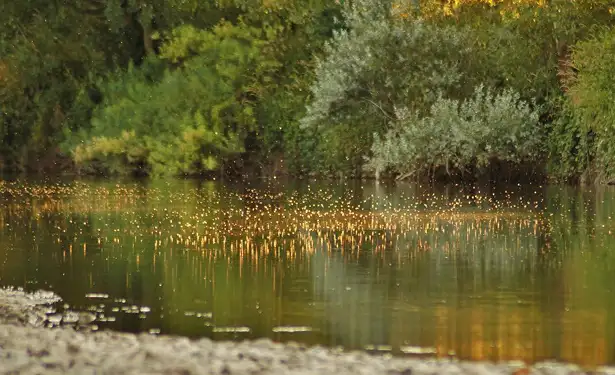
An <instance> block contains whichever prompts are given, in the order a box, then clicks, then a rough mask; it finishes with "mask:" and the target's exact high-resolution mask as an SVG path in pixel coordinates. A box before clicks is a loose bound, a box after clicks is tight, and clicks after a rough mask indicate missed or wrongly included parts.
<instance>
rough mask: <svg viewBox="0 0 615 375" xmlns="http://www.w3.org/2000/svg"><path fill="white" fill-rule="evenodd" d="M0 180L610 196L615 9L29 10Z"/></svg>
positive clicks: (442, 5) (256, 0) (591, 3)
mask: <svg viewBox="0 0 615 375" xmlns="http://www.w3.org/2000/svg"><path fill="white" fill-rule="evenodd" d="M0 22H2V25H3V28H2V29H1V30H0V35H1V37H0V103H1V105H2V111H1V113H0V115H1V118H0V139H1V142H0V168H1V169H2V170H3V171H13V172H14V171H59V170H70V171H79V172H82V173H102V174H133V173H136V174H149V175H192V174H207V173H215V174H218V173H264V174H270V173H289V174H294V175H306V174H322V175H343V176H349V177H359V176H390V177H397V178H404V177H406V178H423V177H455V178H475V177H477V176H481V175H489V174H490V173H491V174H493V172H494V171H496V172H498V174H500V175H501V174H502V171H504V170H507V171H517V172H519V171H522V172H523V173H530V172H531V173H538V174H543V175H546V176H548V177H550V178H553V179H559V180H576V181H579V180H580V181H599V182H610V181H613V180H615V105H613V103H615V29H614V28H613V27H615V6H614V5H613V4H612V1H610V0H586V1H576V2H573V1H568V0H523V1H520V0H445V1H442V0H384V1H382V0H352V1H351V0H346V1H341V0H338V1H335V0H301V1H299V0H217V1H214V0H55V1H48V0H46V1H42V0H27V1H21V2H4V3H3V5H2V6H1V8H0Z"/></svg>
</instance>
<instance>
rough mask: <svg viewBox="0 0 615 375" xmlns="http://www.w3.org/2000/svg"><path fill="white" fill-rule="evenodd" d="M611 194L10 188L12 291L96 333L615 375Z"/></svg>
mask: <svg viewBox="0 0 615 375" xmlns="http://www.w3.org/2000/svg"><path fill="white" fill-rule="evenodd" d="M612 216H615V190H613V189H609V188H604V189H601V190H598V191H593V190H582V189H575V188H570V187H555V186H552V187H543V186H525V187H520V186H500V187H467V186H466V187H461V186H454V185H452V186H445V187H428V186H427V187H421V186H417V185H398V186H385V185H380V186H378V185H375V184H374V183H373V182H369V183H363V184H360V183H349V184H337V183H330V182H276V183H267V184H265V183H260V184H251V185H243V186H239V185H232V184H224V183H219V182H195V181H166V182H162V181H160V182H156V181H145V182H134V181H133V182H120V181H113V182H109V181H67V182H49V181H47V182H45V181H42V182H40V181H39V182H33V181H30V182H24V181H4V182H0V285H4V286H6V285H11V286H23V287H25V288H26V289H28V290H33V289H38V288H44V289H48V290H53V291H55V292H57V293H58V294H59V295H60V296H62V298H63V299H64V303H65V304H66V305H65V306H58V307H59V309H60V310H62V309H71V310H80V311H81V310H83V311H85V310H88V311H92V312H94V313H96V314H97V317H98V318H97V321H96V324H97V325H98V326H99V327H100V329H117V330H123V331H130V332H139V331H145V332H152V333H171V334H179V335H187V336H190V337H201V336H207V337H211V338H214V339H239V340H240V339H245V338H257V337H270V338H272V339H274V340H279V341H288V340H292V341H299V342H303V343H307V344H323V345H327V346H342V347H344V348H349V349H367V350H380V351H391V352H392V353H393V354H398V355H404V354H405V355H437V356H455V357H458V358H461V359H474V360H483V359H489V360H509V359H521V360H524V361H528V362H534V361H539V360H544V359H558V360H564V361H571V362H576V363H580V364H584V365H588V366H592V365H598V364H615V323H614V321H615V298H614V297H615V296H614V292H615V288H614V287H613V285H615V281H614V276H613V275H614V274H615V242H614V241H613V240H614V234H615V224H614V223H613V220H611V218H612Z"/></svg>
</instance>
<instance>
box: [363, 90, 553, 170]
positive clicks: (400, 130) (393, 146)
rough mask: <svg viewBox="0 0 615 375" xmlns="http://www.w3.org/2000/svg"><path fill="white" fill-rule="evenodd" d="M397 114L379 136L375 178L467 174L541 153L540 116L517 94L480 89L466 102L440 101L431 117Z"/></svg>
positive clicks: (371, 164) (371, 166)
mask: <svg viewBox="0 0 615 375" xmlns="http://www.w3.org/2000/svg"><path fill="white" fill-rule="evenodd" d="M396 112H397V116H396V117H397V118H398V120H397V121H396V122H395V123H394V124H393V126H392V128H391V129H390V130H389V131H388V132H387V133H386V134H385V135H384V136H382V137H380V136H378V135H374V138H375V140H374V143H373V146H372V152H373V156H372V157H371V158H369V160H368V163H367V168H368V169H370V170H372V171H375V172H376V173H379V172H382V171H384V170H387V169H388V170H390V171H392V172H393V173H397V174H399V175H400V176H412V175H420V174H422V173H425V172H428V171H433V170H435V169H436V168H444V169H445V170H446V171H447V172H448V173H451V172H452V171H455V172H461V173H464V172H466V171H469V170H476V169H478V170H480V169H481V168H484V167H486V166H487V165H489V163H490V162H492V161H495V160H497V161H506V162H514V163H522V162H528V161H533V160H537V158H538V157H539V156H540V153H541V152H540V150H541V148H540V144H541V141H542V139H543V138H542V131H541V127H540V123H539V111H538V109H537V108H536V106H535V105H534V104H533V103H528V102H525V101H523V100H521V99H520V96H519V94H518V93H515V92H513V91H512V90H504V91H502V92H500V93H494V92H493V91H491V90H489V89H487V88H484V87H483V86H482V85H481V86H479V87H477V88H476V90H475V92H474V95H473V96H472V97H471V98H469V99H467V100H465V101H458V100H454V99H447V98H444V97H442V96H441V97H439V98H438V99H437V100H436V101H435V103H434V104H433V105H432V106H431V109H430V111H429V113H428V114H427V115H426V116H421V115H419V114H418V112H417V111H412V110H408V109H406V108H400V109H398V110H397V111H396Z"/></svg>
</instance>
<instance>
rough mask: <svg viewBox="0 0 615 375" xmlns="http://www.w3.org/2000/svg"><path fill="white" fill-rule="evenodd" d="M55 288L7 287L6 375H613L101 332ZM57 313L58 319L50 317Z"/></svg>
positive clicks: (1, 348) (2, 366)
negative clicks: (69, 311) (70, 309)
mask: <svg viewBox="0 0 615 375" xmlns="http://www.w3.org/2000/svg"><path fill="white" fill-rule="evenodd" d="M59 301H61V299H60V297H59V296H57V295H55V294H54V293H52V292H46V291H37V292H34V293H27V292H24V291H23V290H21V289H13V288H5V289H2V288H0V374H185V375H188V374H208V375H210V374H211V375H213V374H220V375H234V374H246V375H247V374H262V375H269V374H271V375H273V374H276V375H278V374H289V375H290V374H297V375H299V374H301V375H312V374H314V375H316V374H336V375H346V374H349V375H350V374H353V375H357V374H366V375H367V374H370V375H378V374H383V375H385V374H386V375H396V374H399V375H410V374H413V375H417V374H450V375H453V374H475V375H490V374H515V375H521V374H523V375H525V374H537V375H538V374H545V375H546V374H552V375H560V374H561V375H563V374H580V373H592V374H605V375H606V374H609V375H611V374H612V375H615V367H600V368H598V369H594V370H584V369H582V368H581V367H579V366H577V365H574V364H565V363H556V362H541V363H537V364H534V365H531V366H527V365H525V364H524V363H522V362H506V363H490V362H468V361H459V360H456V359H414V358H399V357H392V356H390V355H388V356H387V355H376V354H368V353H366V352H361V351H350V352H343V351H339V350H335V349H329V348H324V347H320V346H314V347H305V346H303V345H300V344H296V343H285V344H282V343H276V342H273V341H271V340H269V339H258V340H252V341H242V342H233V341H212V340H210V339H208V338H201V339H197V340H192V339H188V338H185V337H179V336H167V335H160V336H158V335H151V334H147V333H141V334H130V333H122V332H114V331H95V330H96V328H95V326H94V325H91V324H90V322H89V321H87V320H88V319H87V316H86V319H83V320H85V322H84V323H83V324H81V325H80V324H79V317H74V318H71V319H68V318H67V317H66V316H65V317H64V318H66V321H68V322H70V323H72V324H71V325H70V326H59V327H55V328H45V326H46V325H50V324H51V325H53V324H54V323H56V322H54V321H53V317H54V316H56V317H57V315H54V314H53V313H54V310H53V309H52V308H51V307H50V305H51V304H53V303H57V302H59ZM50 318H52V319H50Z"/></svg>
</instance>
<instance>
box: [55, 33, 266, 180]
mask: <svg viewBox="0 0 615 375" xmlns="http://www.w3.org/2000/svg"><path fill="white" fill-rule="evenodd" d="M261 34H262V31H261V30H257V29H254V28H250V27H247V26H245V25H240V26H234V25H230V24H228V23H222V24H220V25H218V26H217V27H216V28H214V30H213V31H204V30H198V29H195V28H193V27H190V26H183V27H180V28H178V29H176V30H175V32H174V33H173V34H172V36H171V38H170V39H169V40H168V41H167V43H166V44H165V45H164V46H163V48H162V54H161V56H162V59H163V60H159V59H157V58H153V60H152V61H149V62H147V63H146V64H145V65H144V66H143V67H141V68H135V67H132V66H130V67H129V69H128V70H127V71H125V72H119V73H117V74H115V75H112V76H110V77H109V79H107V80H106V81H104V82H101V83H100V87H101V92H102V97H103V102H102V103H101V104H100V105H99V106H98V107H96V108H95V109H94V110H93V113H92V119H91V126H84V127H83V128H82V129H81V130H80V131H79V132H77V134H68V140H67V143H66V144H67V146H68V149H69V150H70V151H71V153H72V155H73V159H74V160H75V162H76V163H77V165H78V167H80V168H81V169H82V170H85V171H98V172H101V173H113V174H115V173H121V174H127V173H133V172H140V173H147V174H156V175H160V174H166V175H181V174H199V173H204V172H209V171H213V170H216V169H219V168H221V166H222V165H223V164H224V163H225V162H228V161H231V160H233V158H234V157H235V156H238V155H239V154H240V153H242V152H243V150H244V147H243V145H244V140H245V139H246V137H247V135H248V134H249V133H250V132H251V131H254V130H255V129H256V118H255V115H254V106H255V100H253V99H252V98H251V97H252V96H254V93H253V91H254V90H256V91H257V90H258V87H257V86H256V85H255V84H254V80H255V78H254V77H260V76H262V75H263V74H265V73H264V72H266V71H267V69H268V68H269V65H270V64H269V62H267V61H263V60H262V59H261V56H260V54H259V51H260V48H261V46H262V45H263V44H264V40H263V39H261V37H262V35H261ZM171 64H172V65H180V67H179V68H170V69H166V70H165V69H164V66H170V65H171ZM160 66H162V67H163V69H160ZM82 112H83V110H82Z"/></svg>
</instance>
